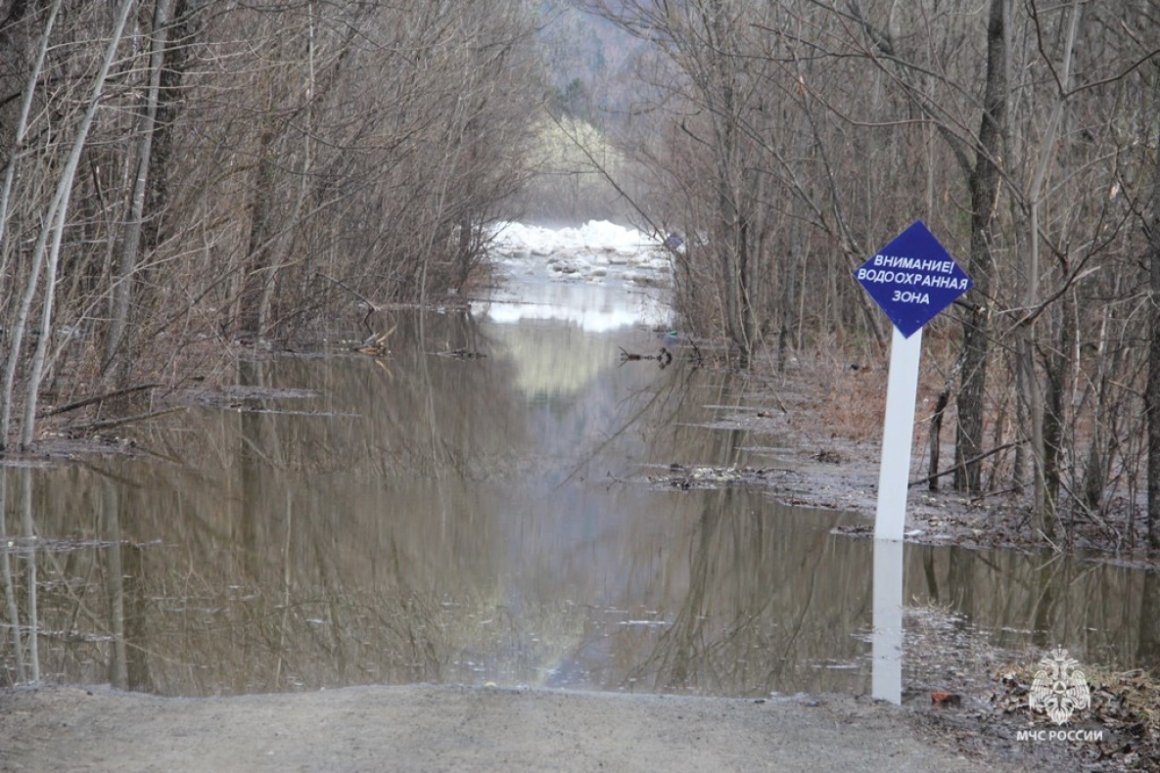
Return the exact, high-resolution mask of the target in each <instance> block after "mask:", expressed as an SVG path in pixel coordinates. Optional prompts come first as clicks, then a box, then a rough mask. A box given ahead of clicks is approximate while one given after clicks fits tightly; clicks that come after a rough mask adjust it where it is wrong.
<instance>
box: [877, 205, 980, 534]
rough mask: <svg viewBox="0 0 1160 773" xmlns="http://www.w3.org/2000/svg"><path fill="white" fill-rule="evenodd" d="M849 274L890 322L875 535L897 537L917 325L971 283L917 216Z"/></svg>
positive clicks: (914, 389) (906, 478)
mask: <svg viewBox="0 0 1160 773" xmlns="http://www.w3.org/2000/svg"><path fill="white" fill-rule="evenodd" d="M854 278H855V279H856V280H858V283H859V284H861V285H862V287H864V288H865V289H866V292H868V293H870V297H871V298H873V299H874V300H875V302H877V303H878V305H879V306H881V307H882V310H883V311H884V312H886V316H888V317H890V321H891V322H893V323H894V335H893V339H892V341H891V343H890V376H889V379H888V381H887V386H886V421H885V423H884V425H883V429H882V467H881V469H880V470H879V475H878V512H877V513H876V517H875V522H874V537H875V538H876V539H892V540H901V539H902V536H903V530H904V528H905V526H906V490H907V488H908V486H909V485H910V449H911V440H912V438H913V435H914V403H915V400H916V399H917V397H918V363H919V360H920V359H921V358H922V327H923V325H925V324H926V323H927V322H930V321H931V320H932V319H934V318H935V317H936V316H937V315H938V314H939V312H941V311H942V310H943V309H945V308H946V307H947V306H949V305H950V304H952V303H953V302H954V300H955V298H958V297H959V296H960V295H962V294H963V293H965V292H966V291H967V290H969V289H971V279H970V277H968V276H967V275H966V274H965V273H963V270H962V269H961V268H959V265H958V264H957V263H955V259H954V258H952V257H951V256H950V254H949V253H948V252H947V251H946V248H944V247H943V246H942V245H941V244H939V241H938V239H936V238H934V234H932V233H931V232H930V231H928V230H927V228H926V225H924V224H923V222H922V221H921V220H916V221H914V223H912V224H911V225H910V227H909V228H907V229H906V230H905V231H903V232H902V233H900V234H899V235H898V236H896V237H895V238H894V240H893V241H892V242H890V244H887V245H886V246H885V247H883V248H882V250H881V252H879V253H878V254H877V255H875V256H874V257H872V258H870V259H869V260H867V261H866V262H865V263H863V264H862V265H861V266H859V267H858V268H856V269H855V270H854Z"/></svg>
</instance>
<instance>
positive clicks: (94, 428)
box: [68, 406, 185, 432]
mask: <svg viewBox="0 0 1160 773" xmlns="http://www.w3.org/2000/svg"><path fill="white" fill-rule="evenodd" d="M181 410H185V409H184V408H182V407H181V406H178V407H176V408H163V409H161V410H160V411H149V412H148V413H138V414H135V415H133V416H122V417H121V418H119V419H101V420H100V421H90V422H87V423H85V424H73V425H70V426H69V428H68V429H69V431H70V432H99V431H101V430H105V429H112V428H113V427H120V426H123V425H125V424H132V423H134V422H138V421H144V420H145V419H155V418H157V417H158V416H164V415H165V414H167V413H174V412H176V411H181Z"/></svg>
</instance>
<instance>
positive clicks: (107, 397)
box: [36, 384, 163, 419]
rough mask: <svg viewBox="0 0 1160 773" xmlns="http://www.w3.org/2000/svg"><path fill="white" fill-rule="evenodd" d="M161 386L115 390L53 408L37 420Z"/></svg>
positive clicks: (139, 385) (39, 414) (138, 386)
mask: <svg viewBox="0 0 1160 773" xmlns="http://www.w3.org/2000/svg"><path fill="white" fill-rule="evenodd" d="M160 386H163V384H138V385H137V386H131V387H125V388H124V389H115V390H113V391H112V392H105V393H104V394H101V395H96V396H94V397H86V398H85V399H83V400H77V401H76V402H73V403H69V404H68V405H62V406H61V407H59V408H53V409H52V410H51V411H44V412H43V413H38V414H37V415H36V418H38V419H43V418H45V417H47V416H59V415H60V414H62V413H68V412H69V411H75V410H76V409H77V408H84V407H85V406H86V405H92V404H93V403H99V402H102V401H104V400H112V399H113V398H114V397H122V396H124V395H128V394H132V393H133V392H140V391H142V390H144V389H156V388H157V387H160Z"/></svg>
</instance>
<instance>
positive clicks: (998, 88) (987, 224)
mask: <svg viewBox="0 0 1160 773" xmlns="http://www.w3.org/2000/svg"><path fill="white" fill-rule="evenodd" d="M1007 2H1009V0H991V11H990V18H989V20H988V23H987V80H986V84H985V85H984V94H983V118H982V123H981V124H980V126H979V137H978V150H977V153H976V158H975V166H974V169H973V170H972V172H971V176H970V179H969V180H968V187H969V189H970V193H971V257H970V268H969V271H968V273H969V274H970V275H971V277H972V278H973V279H974V282H975V287H974V291H973V293H972V296H973V297H974V298H976V299H978V301H977V302H976V309H975V312H974V313H973V314H971V315H969V316H968V317H966V319H965V321H964V323H963V381H962V386H961V389H960V392H959V400H958V408H959V423H958V435H957V437H956V439H955V489H957V490H959V491H978V490H979V472H980V469H981V465H982V462H981V460H980V459H979V457H980V456H981V455H982V453H983V412H984V409H985V398H986V388H987V355H988V353H989V348H990V336H991V309H990V308H989V306H988V305H987V304H989V303H990V300H989V299H990V296H991V275H992V274H993V273H994V270H995V257H994V255H993V254H992V253H991V241H992V238H991V220H992V217H993V215H994V212H995V202H996V200H997V198H998V195H999V181H1000V176H999V163H998V162H999V156H1000V152H1001V150H1002V144H1003V132H1004V129H1005V126H1006V120H1007V36H1006V32H1005V29H1004V13H1005V11H1004V7H1003V6H1004V5H1005V4H1006V3H1007ZM969 460H970V461H969Z"/></svg>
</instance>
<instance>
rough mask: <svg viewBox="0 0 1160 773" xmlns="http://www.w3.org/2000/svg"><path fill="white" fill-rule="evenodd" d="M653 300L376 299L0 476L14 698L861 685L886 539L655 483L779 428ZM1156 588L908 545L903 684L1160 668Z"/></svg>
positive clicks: (1005, 556)
mask: <svg viewBox="0 0 1160 773" xmlns="http://www.w3.org/2000/svg"><path fill="white" fill-rule="evenodd" d="M650 292H652V291H642V290H640V289H636V288H631V287H629V286H617V285H613V286H607V287H605V286H593V285H589V284H583V283H575V284H564V283H555V284H553V283H545V282H541V283H538V284H537V283H534V282H532V283H529V284H527V286H525V287H522V288H519V291H518V293H517V295H516V297H512V296H509V300H506V301H497V302H494V303H487V304H481V303H476V304H475V305H474V306H473V308H472V310H471V311H470V312H448V313H443V314H435V313H432V314H427V315H423V316H419V315H417V314H416V313H411V312H396V313H392V314H390V315H389V316H385V317H383V318H378V319H375V320H374V324H375V325H376V327H378V328H379V329H380V330H387V329H390V328H391V327H395V330H394V332H393V334H392V336H391V338H390V347H391V350H392V351H391V354H390V356H388V357H385V358H381V359H376V358H373V357H369V356H365V355H360V354H353V353H349V352H347V351H345V350H344V349H343V348H342V347H340V346H338V345H334V346H333V347H331V348H332V350H333V351H332V352H331V353H330V354H329V355H327V354H326V350H327V347H326V346H322V345H320V346H319V347H314V348H312V349H311V351H309V352H301V353H297V354H288V355H285V356H277V357H267V358H261V359H257V360H247V361H242V362H241V363H239V365H238V368H237V373H236V378H235V379H233V380H234V381H236V384H237V385H238V386H237V388H235V389H233V390H231V392H230V394H231V395H233V399H232V401H231V402H229V403H228V404H226V405H205V406H202V407H196V408H192V409H191V410H190V411H188V412H187V413H183V414H180V415H178V416H176V417H167V418H166V419H165V420H159V421H157V422H155V423H154V424H152V425H149V426H141V427H140V428H138V429H136V430H135V431H134V437H135V438H136V440H137V442H138V445H139V446H140V447H141V448H142V449H144V450H145V451H147V456H145V457H144V458H132V459H130V458H118V457H97V458H90V459H85V460H83V461H79V462H76V463H72V464H68V465H64V466H55V467H22V468H11V467H10V468H5V469H4V470H3V475H4V477H3V486H4V493H5V495H6V496H5V499H6V507H5V508H4V509H3V511H2V514H3V517H4V520H3V522H0V535H5V536H4V537H3V538H2V541H0V582H2V583H3V592H4V598H3V600H2V601H0V621H2V622H3V628H0V683H3V684H15V683H22V682H29V681H35V680H40V681H45V682H67V683H85V684H92V683H112V684H113V685H115V686H119V687H127V688H130V689H136V690H148V691H156V692H160V693H164V694H171V695H207V694H208V695H212V694H230V693H246V692H266V691H276V690H313V689H319V688H328V687H338V686H344V685H353V684H379V683H411V682H438V683H461V684H472V685H483V684H488V683H494V684H497V685H500V686H516V685H530V686H545V687H564V688H576V689H597V690H623V691H647V692H677V693H686V692H688V693H698V694H713V695H731V696H764V695H769V694H770V693H774V692H777V693H794V692H797V691H803V690H806V691H849V692H858V693H863V692H868V690H869V685H870V678H871V676H870V669H871V657H870V650H871V644H870V639H871V626H872V611H873V599H872V590H871V584H872V583H871V578H872V576H873V573H872V570H873V543H872V541H870V540H865V539H856V538H851V537H848V536H840V535H837V534H834V533H832V531H831V530H832V529H833V528H834V526H836V525H838V524H840V523H847V522H849V521H850V520H851V518H852V516H849V515H844V514H841V513H834V512H827V511H813V510H803V509H796V508H790V507H786V506H782V505H780V504H778V503H777V502H776V501H774V499H773V498H771V497H770V496H769V495H767V494H764V493H762V491H760V490H758V489H754V488H748V487H746V486H745V485H743V484H734V485H726V486H724V487H723V488H720V489H717V490H704V489H696V488H694V489H690V490H678V489H672V488H665V487H663V486H655V485H651V484H650V482H649V481H648V476H649V475H656V474H661V473H663V472H664V471H665V470H666V468H667V466H668V465H669V464H672V463H680V464H700V465H712V466H717V467H729V466H732V465H738V466H742V465H747V464H760V462H754V461H753V460H751V459H750V458H749V456H748V454H749V452H748V451H746V450H745V449H747V448H750V447H753V446H755V445H761V446H764V447H770V446H776V445H777V442H778V439H777V438H770V437H768V436H762V437H753V436H751V435H750V434H748V433H746V432H742V431H721V430H713V429H708V428H706V427H705V426H704V424H705V423H706V422H708V421H711V420H713V419H714V418H717V417H719V416H721V415H722V414H723V412H727V411H728V406H743V405H750V403H749V402H747V398H746V396H745V384H744V383H743V381H742V379H741V377H740V376H738V375H736V374H729V373H724V372H716V371H710V370H707V369H699V368H695V367H692V366H691V365H690V364H689V363H687V362H684V361H683V359H682V357H681V356H680V355H679V353H678V357H677V358H676V360H675V361H674V362H673V363H672V364H671V365H669V366H668V367H665V368H661V367H659V366H658V363H657V362H655V361H650V360H642V361H637V362H627V363H623V364H622V363H621V362H620V354H621V349H622V348H623V349H624V350H626V351H629V352H637V353H644V354H650V353H653V352H656V351H657V350H658V348H659V346H660V345H661V343H662V342H661V340H660V339H659V338H658V334H657V333H655V332H653V327H655V326H657V325H658V324H659V325H662V326H663V323H664V322H665V311H664V308H663V306H662V305H660V304H659V303H658V302H657V301H656V297H655V294H649V293H650ZM456 351H459V352H460V355H458V356H452V355H449V354H448V353H451V352H456ZM476 353H478V354H481V355H486V356H483V357H477V356H471V355H473V354H476ZM268 390H273V391H268ZM262 395H272V396H266V397H263V396H262ZM766 461H768V460H766ZM1158 584H1160V582H1158V580H1157V577H1156V575H1155V574H1146V573H1142V572H1137V571H1130V570H1128V569H1124V568H1117V567H1113V566H1110V565H1106V564H1098V563H1085V562H1079V561H1068V560H1063V559H1055V558H1052V557H1051V556H1028V555H1024V554H1018V553H1014V552H986V551H981V552H968V551H962V550H958V549H953V548H933V547H922V546H913V545H911V546H907V547H906V551H905V585H904V598H905V605H906V610H907V612H906V618H905V628H906V642H907V645H906V646H907V647H909V648H910V649H909V650H908V649H905V648H904V651H903V669H904V682H905V686H906V688H907V689H922V688H929V687H930V686H936V687H937V686H938V685H937V684H935V685H930V684H928V682H927V681H926V680H928V679H929V678H932V677H930V674H931V673H932V672H933V673H935V674H937V673H939V672H940V669H942V670H943V671H945V670H947V669H952V668H955V667H958V665H960V664H961V663H963V662H965V661H970V660H972V659H976V660H978V659H983V660H987V659H990V658H992V657H993V656H992V654H991V652H992V650H991V648H992V647H1000V648H1003V649H1004V651H1017V652H1018V651H1026V650H1028V649H1035V650H1038V649H1046V648H1051V647H1055V646H1062V647H1066V648H1068V649H1069V650H1070V652H1071V654H1072V655H1073V656H1074V657H1077V658H1079V659H1080V661H1081V662H1082V663H1084V664H1085V665H1086V664H1092V665H1095V664H1100V665H1107V666H1113V665H1114V666H1116V667H1123V668H1127V667H1132V666H1135V665H1138V664H1145V665H1146V664H1152V665H1155V664H1157V663H1158V662H1160V641H1158V640H1157V636H1156V626H1155V625H1149V624H1147V623H1145V624H1143V625H1142V624H1141V620H1142V615H1141V611H1142V605H1143V602H1144V599H1145V597H1146V596H1147V595H1148V594H1155V593H1157V592H1160V588H1158V587H1157V585H1158ZM14 623H15V624H14ZM984 645H986V646H984ZM932 659H933V662H932ZM988 662H989V661H988ZM919 664H921V665H922V666H923V668H924V669H925V670H922V671H921V672H920V670H919Z"/></svg>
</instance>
